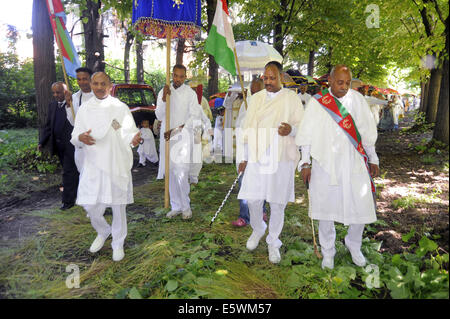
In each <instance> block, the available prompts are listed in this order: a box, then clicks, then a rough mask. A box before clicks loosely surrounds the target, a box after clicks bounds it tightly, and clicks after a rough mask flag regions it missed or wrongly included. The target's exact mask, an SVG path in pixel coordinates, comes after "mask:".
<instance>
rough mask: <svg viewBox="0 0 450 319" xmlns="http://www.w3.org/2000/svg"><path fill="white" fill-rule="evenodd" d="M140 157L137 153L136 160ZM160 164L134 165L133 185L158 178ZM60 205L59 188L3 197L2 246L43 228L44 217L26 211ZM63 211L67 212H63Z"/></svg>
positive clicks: (0, 200) (0, 209) (0, 207)
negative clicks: (31, 214)
mask: <svg viewBox="0 0 450 319" xmlns="http://www.w3.org/2000/svg"><path fill="white" fill-rule="evenodd" d="M136 165H137V158H136V156H135V163H134V165H133V167H136ZM157 173H158V166H155V165H152V164H151V163H148V162H147V165H146V166H145V167H140V168H133V170H132V174H133V185H134V186H139V185H143V184H146V183H149V182H151V181H152V180H154V179H155V178H156V175H157ZM59 206H61V192H60V190H59V187H57V186H55V187H50V188H48V189H45V190H41V191H36V192H31V193H28V194H22V195H17V196H12V197H6V196H3V197H2V198H0V247H11V246H15V245H17V244H19V243H21V242H23V241H24V240H25V239H26V238H27V237H29V236H32V235H34V234H36V233H37V232H39V231H40V230H42V229H44V228H45V226H46V220H45V219H44V218H40V217H36V216H30V215H28V214H27V213H28V212H31V211H36V210H46V209H53V210H54V209H57V208H58V207H59ZM61 213H64V212H63V211H61Z"/></svg>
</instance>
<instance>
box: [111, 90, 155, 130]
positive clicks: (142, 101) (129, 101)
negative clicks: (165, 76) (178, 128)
mask: <svg viewBox="0 0 450 319" xmlns="http://www.w3.org/2000/svg"><path fill="white" fill-rule="evenodd" d="M111 96H114V97H116V98H118V99H119V100H121V101H122V102H123V103H125V104H126V105H128V107H129V108H130V111H131V113H132V114H133V118H134V121H135V122H136V125H137V126H138V125H139V124H140V123H141V121H142V120H149V122H150V125H153V122H154V121H155V119H156V115H155V109H156V94H155V90H154V89H153V88H152V87H151V86H150V85H147V84H126V83H123V84H113V87H112V90H111Z"/></svg>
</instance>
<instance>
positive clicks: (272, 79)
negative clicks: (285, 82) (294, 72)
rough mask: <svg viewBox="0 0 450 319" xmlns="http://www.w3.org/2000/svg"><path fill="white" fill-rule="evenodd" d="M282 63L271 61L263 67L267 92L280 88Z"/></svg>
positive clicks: (276, 90)
mask: <svg viewBox="0 0 450 319" xmlns="http://www.w3.org/2000/svg"><path fill="white" fill-rule="evenodd" d="M281 72H283V67H282V65H281V64H280V63H279V62H277V61H271V62H269V63H267V64H266V66H265V68H264V86H265V87H266V90H267V91H268V92H278V91H279V90H281V88H282V85H281Z"/></svg>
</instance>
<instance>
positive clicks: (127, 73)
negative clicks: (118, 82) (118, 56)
mask: <svg viewBox="0 0 450 319" xmlns="http://www.w3.org/2000/svg"><path fill="white" fill-rule="evenodd" d="M133 39H134V34H132V33H131V32H130V31H128V32H127V38H126V40H125V41H126V42H125V50H124V56H123V77H124V80H125V83H130V50H131V45H132V44H133Z"/></svg>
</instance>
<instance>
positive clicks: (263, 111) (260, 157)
mask: <svg viewBox="0 0 450 319" xmlns="http://www.w3.org/2000/svg"><path fill="white" fill-rule="evenodd" d="M302 116H303V107H302V102H301V100H300V99H299V98H298V96H297V95H296V94H295V92H293V91H291V90H289V89H281V90H280V91H278V92H276V93H272V92H267V91H266V90H262V91H260V92H258V93H256V94H254V95H252V97H251V99H250V105H249V107H248V110H247V114H246V116H245V119H244V122H243V125H242V131H241V133H240V134H239V136H240V138H242V142H243V143H244V148H245V149H246V150H247V151H244V153H245V154H244V160H247V161H248V162H247V167H246V169H245V173H244V177H243V180H242V186H241V189H240V191H239V195H238V198H239V199H247V200H266V201H268V202H270V203H277V204H286V203H287V202H292V201H294V199H295V197H294V177H295V167H296V165H297V162H298V160H299V158H300V153H299V150H298V147H297V146H296V145H295V132H296V127H297V126H298V125H299V124H300V121H301V120H302ZM281 122H285V123H288V124H290V125H291V127H292V131H291V133H290V134H289V135H288V136H280V135H279V134H278V127H279V125H280V123H281Z"/></svg>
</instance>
